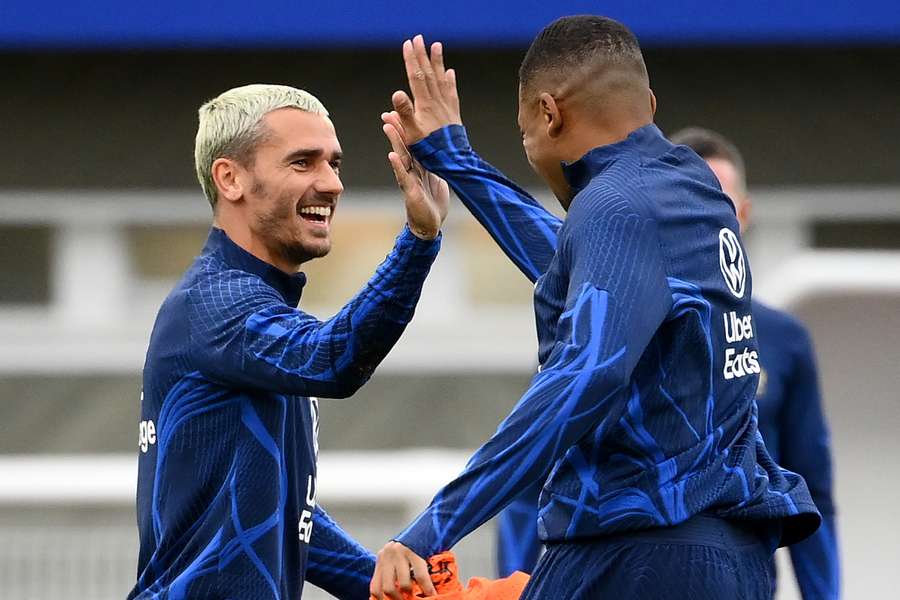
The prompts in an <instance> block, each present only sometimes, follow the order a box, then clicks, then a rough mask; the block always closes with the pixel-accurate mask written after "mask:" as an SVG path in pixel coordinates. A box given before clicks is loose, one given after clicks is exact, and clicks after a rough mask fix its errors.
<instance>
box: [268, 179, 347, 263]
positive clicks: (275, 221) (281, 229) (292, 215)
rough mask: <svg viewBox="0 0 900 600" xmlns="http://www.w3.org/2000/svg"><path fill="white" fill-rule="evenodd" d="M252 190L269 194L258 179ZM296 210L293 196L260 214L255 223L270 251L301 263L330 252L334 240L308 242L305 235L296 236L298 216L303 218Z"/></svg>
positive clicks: (279, 200) (292, 261) (287, 259)
mask: <svg viewBox="0 0 900 600" xmlns="http://www.w3.org/2000/svg"><path fill="white" fill-rule="evenodd" d="M253 193H254V194H255V195H257V196H262V197H265V196H268V194H267V192H266V189H265V186H264V185H263V183H262V182H261V181H259V180H258V179H257V180H255V181H254V183H253ZM296 211H297V207H296V202H295V200H294V198H292V197H283V198H279V199H278V201H277V202H275V203H274V206H273V208H272V210H271V211H269V212H267V213H263V214H261V215H259V216H258V217H257V219H256V224H257V230H258V231H259V234H260V237H262V239H263V240H264V243H265V245H266V247H267V248H268V249H269V251H270V252H271V253H273V254H275V255H277V256H280V257H281V258H283V259H284V260H285V261H287V262H289V263H290V264H293V265H298V266H299V265H301V264H303V263H305V262H308V261H310V260H312V259H314V258H321V257H323V256H325V255H327V254H328V252H329V251H330V250H331V243H330V241H327V240H323V241H324V242H325V243H321V244H306V243H305V242H304V240H303V239H302V234H300V235H301V239H296V238H295V237H294V232H295V231H297V228H298V225H297V223H296V221H295V219H299V218H300V217H299V216H298V215H297V212H296ZM300 227H302V225H300ZM309 237H313V236H309Z"/></svg>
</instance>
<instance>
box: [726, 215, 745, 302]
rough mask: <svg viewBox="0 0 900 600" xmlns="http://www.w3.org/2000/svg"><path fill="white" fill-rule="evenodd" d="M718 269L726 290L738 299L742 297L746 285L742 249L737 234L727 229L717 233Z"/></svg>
mask: <svg viewBox="0 0 900 600" xmlns="http://www.w3.org/2000/svg"><path fill="white" fill-rule="evenodd" d="M719 268H720V269H722V276H723V277H724V278H725V284H726V285H727V286H728V290H729V291H730V292H731V293H732V294H734V295H735V296H736V297H738V298H743V297H744V285H745V284H746V283H747V263H746V261H745V260H744V249H743V248H741V243H740V241H739V240H738V237H737V234H735V233H734V232H733V231H732V230H730V229H728V228H727V227H723V228H722V229H721V230H720V231H719Z"/></svg>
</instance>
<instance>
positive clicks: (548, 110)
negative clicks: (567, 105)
mask: <svg viewBox="0 0 900 600" xmlns="http://www.w3.org/2000/svg"><path fill="white" fill-rule="evenodd" d="M538 110H540V111H541V118H543V119H544V122H545V123H546V124H547V135H548V136H549V137H551V138H555V137H559V134H560V133H561V132H562V128H563V118H562V112H560V110H559V104H557V103H556V98H554V97H553V96H551V95H550V94H548V93H547V92H541V94H540V96H539V97H538Z"/></svg>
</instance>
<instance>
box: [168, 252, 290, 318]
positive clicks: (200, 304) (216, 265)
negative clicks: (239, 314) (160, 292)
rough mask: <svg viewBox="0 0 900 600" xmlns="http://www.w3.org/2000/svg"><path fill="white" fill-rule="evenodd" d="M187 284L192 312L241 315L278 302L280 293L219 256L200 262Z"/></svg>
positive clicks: (196, 264) (200, 260) (260, 279)
mask: <svg viewBox="0 0 900 600" xmlns="http://www.w3.org/2000/svg"><path fill="white" fill-rule="evenodd" d="M192 271H193V274H192V276H191V277H190V280H189V281H187V282H186V284H187V285H186V288H187V295H188V303H189V307H190V308H191V309H192V312H197V311H201V312H204V313H207V314H208V313H210V312H219V313H222V312H233V311H235V310H238V311H241V310H243V309H246V308H247V307H250V306H256V305H259V304H261V303H270V302H272V301H276V302H277V301H278V300H279V296H278V293H277V292H276V291H275V290H274V289H272V287H271V286H270V285H268V284H267V283H266V282H265V281H263V280H262V278H261V277H259V276H258V275H255V274H253V273H248V272H247V271H242V270H240V269H235V268H233V267H230V266H228V265H227V264H225V263H224V262H223V261H222V260H221V259H220V258H218V257H216V256H215V255H212V256H206V257H203V258H201V259H199V260H198V261H197V263H195V265H194V269H192Z"/></svg>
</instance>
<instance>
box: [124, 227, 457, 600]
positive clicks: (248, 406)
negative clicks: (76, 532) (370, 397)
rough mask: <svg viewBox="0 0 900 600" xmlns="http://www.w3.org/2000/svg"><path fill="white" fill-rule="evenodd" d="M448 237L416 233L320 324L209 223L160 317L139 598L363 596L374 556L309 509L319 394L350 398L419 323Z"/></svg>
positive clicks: (288, 282) (295, 286) (284, 284)
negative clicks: (309, 586)
mask: <svg viewBox="0 0 900 600" xmlns="http://www.w3.org/2000/svg"><path fill="white" fill-rule="evenodd" d="M439 247H440V240H435V241H430V242H426V241H422V240H419V239H418V238H416V237H415V236H414V235H413V234H412V233H411V232H410V231H409V229H407V228H404V230H403V232H402V233H401V234H400V235H399V236H398V238H397V241H396V244H395V246H394V249H393V251H392V252H391V253H390V255H389V256H388V257H387V259H386V260H385V261H384V262H383V263H382V264H381V265H380V266H379V267H378V270H377V271H376V273H375V275H374V277H372V279H371V280H369V282H368V284H367V285H366V286H365V287H364V288H363V290H362V291H361V292H360V293H359V294H358V295H357V296H355V297H354V298H353V299H352V300H351V301H350V302H349V303H348V304H347V305H346V306H345V307H344V308H343V309H341V311H340V312H339V313H338V314H337V315H335V316H334V317H332V318H331V319H329V320H327V321H319V320H318V319H316V318H315V317H313V316H311V315H309V314H307V313H305V312H303V311H302V310H299V309H298V308H296V307H297V303H298V302H299V300H300V294H301V291H302V288H303V285H304V283H305V282H306V278H305V276H304V275H303V274H302V273H298V274H296V275H288V274H286V273H284V272H282V271H280V270H279V269H277V268H275V267H273V266H272V265H269V264H267V263H265V262H263V261H261V260H259V259H257V258H256V257H254V256H253V255H251V254H249V253H248V252H246V251H244V250H243V249H242V248H240V247H239V246H237V245H236V244H235V243H234V242H232V241H231V240H230V239H229V238H228V236H227V235H226V234H225V233H224V232H223V231H222V230H220V229H215V228H214V229H212V231H211V232H210V234H209V239H208V240H207V242H206V246H205V247H204V248H203V253H202V254H201V255H200V256H199V257H198V258H197V259H196V260H195V261H194V263H193V265H192V266H191V267H190V269H188V271H187V273H186V274H185V275H184V277H183V278H182V280H181V281H180V282H179V283H178V284H177V285H176V286H175V289H174V290H172V292H171V293H170V294H169V296H168V298H166V300H165V302H164V303H163V305H162V308H160V311H159V315H158V316H157V319H156V324H155V325H154V328H153V333H152V335H151V337H150V346H149V349H148V350H147V359H146V363H145V365H144V388H143V394H142V402H141V423H140V454H139V475H138V489H137V509H138V510H137V514H138V528H139V532H140V541H141V548H140V556H139V560H138V579H137V584H136V585H135V587H134V589H133V590H132V592H131V594H130V595H129V598H130V599H135V600H137V599H140V600H149V599H151V598H153V599H157V598H158V599H161V600H181V599H188V598H189V599H191V600H197V599H210V600H212V599H217V600H221V599H223V598H240V599H241V600H273V599H280V600H296V599H298V598H300V597H301V594H302V590H303V582H304V579H308V580H309V581H311V582H312V583H314V584H315V585H318V586H319V587H322V588H324V589H325V590H327V591H329V592H330V593H332V594H334V595H335V596H337V597H338V598H342V599H347V600H356V599H358V600H367V599H368V597H369V592H368V590H369V580H370V578H371V575H372V572H373V570H374V557H373V556H372V555H371V554H370V553H369V552H368V551H367V550H365V549H364V548H362V547H361V546H360V545H359V544H357V543H356V542H355V541H353V540H352V539H351V538H350V537H349V536H348V535H347V534H346V533H344V531H342V530H341V529H340V527H338V526H337V524H335V523H334V521H332V520H331V519H330V518H329V517H328V515H327V514H326V513H325V511H324V510H322V508H321V507H320V506H318V504H317V502H316V457H317V453H318V444H317V437H316V436H317V430H318V400H317V397H328V398H343V397H346V396H349V395H351V394H353V392H355V391H356V390H357V389H358V388H359V387H360V386H361V385H362V384H363V383H365V382H366V381H367V380H368V378H369V377H370V376H371V375H372V372H373V370H374V369H375V367H376V366H377V365H378V363H379V362H381V360H382V359H383V358H384V357H385V356H386V355H387V353H388V351H389V350H390V349H391V347H393V345H394V344H395V343H396V341H397V340H398V338H399V337H400V334H401V333H402V332H403V330H404V328H405V327H406V325H407V323H409V321H410V319H411V318H412V316H413V310H414V308H415V305H416V302H417V301H418V298H419V294H420V292H421V289H422V284H423V282H424V280H425V276H426V275H427V274H428V270H429V268H430V266H431V264H432V262H433V261H434V258H435V256H436V254H437V252H438V249H439Z"/></svg>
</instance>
